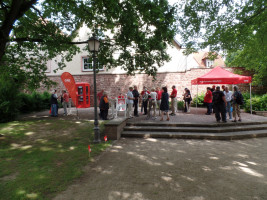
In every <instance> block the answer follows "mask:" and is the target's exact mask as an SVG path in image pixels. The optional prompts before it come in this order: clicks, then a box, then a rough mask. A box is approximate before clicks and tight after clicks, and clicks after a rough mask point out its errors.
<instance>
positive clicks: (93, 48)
mask: <svg viewBox="0 0 267 200" xmlns="http://www.w3.org/2000/svg"><path fill="white" fill-rule="evenodd" d="M88 46H89V51H90V52H92V53H93V71H94V108H95V121H94V133H95V139H94V143H100V142H101V140H100V133H99V127H98V116H97V98H96V53H97V52H98V50H99V46H100V42H99V40H98V39H97V38H96V37H95V35H93V37H91V38H90V39H89V40H88Z"/></svg>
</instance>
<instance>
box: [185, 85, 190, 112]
mask: <svg viewBox="0 0 267 200" xmlns="http://www.w3.org/2000/svg"><path fill="white" fill-rule="evenodd" d="M191 100H192V98H191V94H190V91H189V90H188V89H187V88H186V89H185V94H184V112H190V108H189V106H190V102H191Z"/></svg>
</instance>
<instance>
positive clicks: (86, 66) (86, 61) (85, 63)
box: [82, 57, 104, 71]
mask: <svg viewBox="0 0 267 200" xmlns="http://www.w3.org/2000/svg"><path fill="white" fill-rule="evenodd" d="M93 67H94V62H93V58H88V57H83V58H82V71H93ZM96 70H97V71H98V70H104V68H103V65H101V64H100V63H99V62H98V61H97V58H96Z"/></svg>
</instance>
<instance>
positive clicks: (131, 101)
mask: <svg viewBox="0 0 267 200" xmlns="http://www.w3.org/2000/svg"><path fill="white" fill-rule="evenodd" d="M129 97H130V98H133V93H132V91H130V90H129V91H128V92H127V98H126V103H127V104H133V100H132V99H128V98H129Z"/></svg>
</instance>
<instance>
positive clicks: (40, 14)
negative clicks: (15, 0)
mask: <svg viewBox="0 0 267 200" xmlns="http://www.w3.org/2000/svg"><path fill="white" fill-rule="evenodd" d="M31 8H32V9H33V10H35V11H36V12H37V13H38V14H39V16H40V17H41V19H42V21H43V22H44V23H45V24H46V25H47V22H46V20H45V19H44V17H43V16H42V13H41V11H40V10H38V9H37V8H35V7H34V6H33V5H32V6H31Z"/></svg>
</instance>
